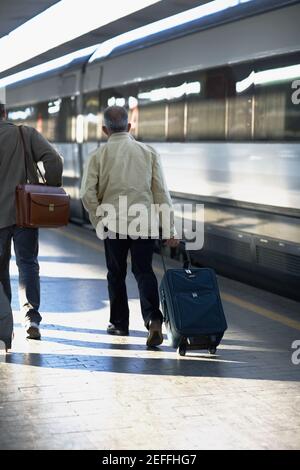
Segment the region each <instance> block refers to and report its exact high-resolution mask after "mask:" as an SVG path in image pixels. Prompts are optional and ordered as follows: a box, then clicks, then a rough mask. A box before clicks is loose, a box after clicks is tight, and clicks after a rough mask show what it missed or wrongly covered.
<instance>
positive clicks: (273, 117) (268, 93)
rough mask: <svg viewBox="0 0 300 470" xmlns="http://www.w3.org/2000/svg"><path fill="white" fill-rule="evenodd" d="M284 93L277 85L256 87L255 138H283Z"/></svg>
mask: <svg viewBox="0 0 300 470" xmlns="http://www.w3.org/2000/svg"><path fill="white" fill-rule="evenodd" d="M285 108H286V94H285V93H284V92H283V91H282V90H280V88H278V87H271V88H268V87H256V91H255V128H254V135H255V138H256V139H275V140H276V139H279V140H281V139H284V134H285Z"/></svg>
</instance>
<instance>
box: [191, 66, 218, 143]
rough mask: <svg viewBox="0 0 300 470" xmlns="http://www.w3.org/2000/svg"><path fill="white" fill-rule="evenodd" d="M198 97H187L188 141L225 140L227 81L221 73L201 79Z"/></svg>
mask: <svg viewBox="0 0 300 470" xmlns="http://www.w3.org/2000/svg"><path fill="white" fill-rule="evenodd" d="M199 79H200V81H199V83H200V90H199V93H198V95H190V96H187V124H186V128H187V140H191V141H194V140H206V139H207V140H223V139H224V138H225V108H226V107H225V79H224V74H223V73H222V72H220V71H208V72H206V73H205V74H204V73H203V74H202V75H201V77H199Z"/></svg>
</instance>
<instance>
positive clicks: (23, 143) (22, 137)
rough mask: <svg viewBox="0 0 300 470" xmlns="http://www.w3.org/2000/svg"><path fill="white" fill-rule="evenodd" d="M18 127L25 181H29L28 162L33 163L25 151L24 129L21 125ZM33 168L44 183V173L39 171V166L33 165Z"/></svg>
mask: <svg viewBox="0 0 300 470" xmlns="http://www.w3.org/2000/svg"><path fill="white" fill-rule="evenodd" d="M18 128H19V132H20V136H21V140H22V145H23V153H24V164H25V177H26V183H27V182H28V183H30V181H29V175H28V163H29V162H31V163H32V164H33V161H32V159H31V156H30V155H29V153H28V151H27V147H26V143H25V138H24V130H23V126H18ZM33 166H34V168H35V170H36V171H37V173H38V174H39V176H40V177H41V178H42V180H43V183H44V184H46V180H45V178H44V175H43V173H42V172H41V170H40V169H39V166H38V165H34V164H33Z"/></svg>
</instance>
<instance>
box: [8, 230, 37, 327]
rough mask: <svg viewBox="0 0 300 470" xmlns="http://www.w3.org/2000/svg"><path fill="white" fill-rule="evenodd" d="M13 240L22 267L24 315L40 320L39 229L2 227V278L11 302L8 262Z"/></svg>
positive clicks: (17, 260)
mask: <svg viewBox="0 0 300 470" xmlns="http://www.w3.org/2000/svg"><path fill="white" fill-rule="evenodd" d="M12 240H13V242H14V249H15V254H16V262H17V266H18V269H19V299H20V307H21V311H22V313H23V315H24V317H25V319H29V320H31V321H34V322H36V323H40V321H41V319H42V317H41V315H40V314H39V307H40V276H39V264H38V249H39V244H38V229H32V228H19V227H16V226H12V227H6V228H1V229H0V282H1V283H2V285H3V288H4V291H5V293H6V295H7V297H8V299H9V301H10V302H11V286H10V277H9V262H10V257H11V242H12Z"/></svg>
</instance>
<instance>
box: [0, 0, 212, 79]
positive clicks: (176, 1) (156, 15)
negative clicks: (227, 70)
mask: <svg viewBox="0 0 300 470" xmlns="http://www.w3.org/2000/svg"><path fill="white" fill-rule="evenodd" d="M209 1H211V0H162V1H160V2H158V3H155V4H153V5H151V6H148V7H146V8H144V9H142V10H139V11H137V12H135V13H133V14H131V15H129V16H125V17H123V18H121V19H119V20H117V21H114V22H113V23H110V24H107V25H105V26H102V27H100V28H98V29H95V30H93V31H91V32H89V33H87V34H84V35H82V36H80V37H78V38H76V39H73V40H72V41H69V42H67V43H65V44H62V45H60V46H58V47H55V48H54V49H51V50H48V51H47V52H45V53H43V54H41V55H39V56H36V57H33V58H32V59H30V60H28V61H26V62H23V63H22V64H19V65H17V66H15V67H13V68H11V69H8V70H5V71H4V72H2V73H1V74H0V78H1V77H5V76H7V75H11V74H13V73H16V72H19V71H22V70H24V69H27V68H30V67H34V66H35V65H39V64H41V63H44V62H47V61H50V60H52V59H55V58H57V57H61V56H63V55H66V54H69V53H71V52H74V51H77V50H79V49H83V48H85V47H89V46H93V45H95V44H99V43H102V42H104V41H106V40H108V39H110V38H113V37H114V36H117V35H119V34H122V33H125V32H127V31H130V30H133V29H135V28H139V27H141V26H144V25H146V24H148V23H152V22H154V21H157V20H160V19H162V18H165V17H168V16H171V15H175V14H176V13H180V12H182V11H185V10H189V9H190V8H194V7H197V6H199V5H202V4H205V3H209ZM55 3H58V0H26V2H24V0H1V4H0V38H1V37H3V36H5V35H7V34H9V33H10V32H11V31H13V30H14V29H15V28H17V27H18V26H21V25H22V24H23V23H25V22H26V21H28V20H30V19H31V18H33V17H34V16H36V15H38V14H40V13H42V12H43V11H44V10H46V9H47V8H49V7H51V6H52V5H54V4H55ZM108 5H109V4H106V8H107V6H108ZM45 34H47V32H45Z"/></svg>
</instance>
